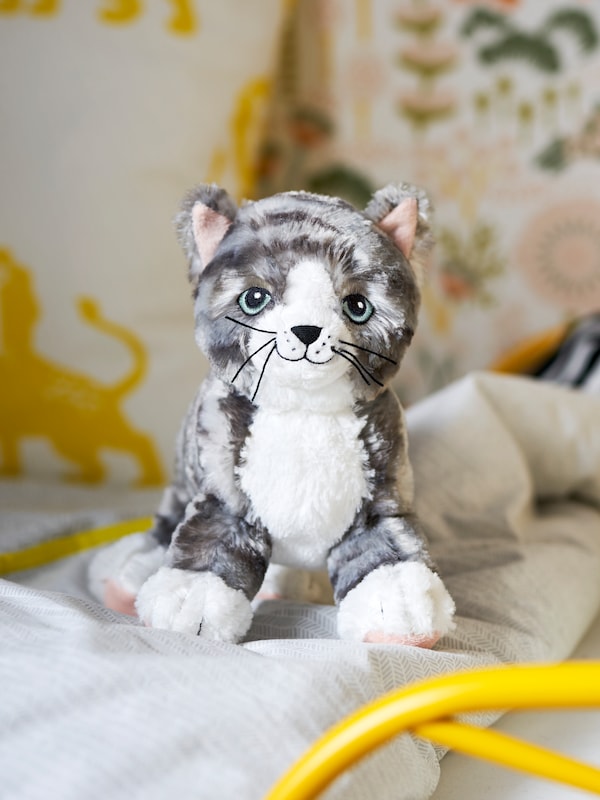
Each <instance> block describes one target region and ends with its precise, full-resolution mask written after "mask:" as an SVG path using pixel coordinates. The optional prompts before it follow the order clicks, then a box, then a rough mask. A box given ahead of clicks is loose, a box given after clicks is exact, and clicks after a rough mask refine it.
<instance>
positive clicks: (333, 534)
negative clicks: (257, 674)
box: [91, 184, 454, 646]
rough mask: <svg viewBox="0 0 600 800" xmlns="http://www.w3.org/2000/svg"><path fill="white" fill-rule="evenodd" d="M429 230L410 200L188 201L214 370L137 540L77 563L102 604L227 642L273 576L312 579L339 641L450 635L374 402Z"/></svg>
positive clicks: (403, 454)
mask: <svg viewBox="0 0 600 800" xmlns="http://www.w3.org/2000/svg"><path fill="white" fill-rule="evenodd" d="M429 214H430V203H429V201H428V198H427V197H426V195H425V194H424V193H423V192H422V191H420V190H418V189H416V188H415V187H412V186H410V185H407V184H401V185H390V186H387V187H386V188H384V189H381V190H380V191H378V192H376V194H375V195H374V196H373V198H372V200H371V202H370V203H369V204H368V206H367V208H366V209H365V211H364V212H359V211H357V210H355V209H354V208H353V207H352V206H350V205H348V204H347V203H346V202H344V201H342V200H339V199H336V198H331V197H324V196H320V195H315V194H309V193H305V192H289V193H284V194H279V195H276V196H274V197H270V198H267V199H263V200H258V201H256V202H248V203H246V204H244V205H242V206H241V207H240V208H238V207H237V206H236V204H235V203H234V202H233V201H232V199H231V198H230V197H229V195H228V194H227V193H226V192H225V191H224V190H223V189H220V188H219V187H217V186H215V185H202V186H200V187H198V188H197V189H195V190H194V191H193V192H191V193H190V194H189V196H188V197H187V199H186V200H185V202H184V204H183V207H182V210H181V212H180V213H179V215H178V217H177V227H178V233H179V239H180V242H181V244H182V246H183V249H184V250H185V252H186V254H187V257H188V259H189V278H190V281H191V284H192V287H193V297H194V304H195V332H196V341H197V343H198V344H199V346H200V348H201V349H202V350H203V351H204V353H205V354H206V355H207V357H208V359H209V361H210V365H211V371H210V373H209V375H208V377H207V378H206V380H205V381H204V383H203V385H202V386H201V388H200V390H199V392H198V395H197V397H196V399H195V400H194V402H193V403H192V405H191V407H190V409H189V412H188V414H187V416H186V418H185V420H184V423H183V426H182V429H181V433H180V436H179V439H178V444H177V453H176V465H175V478H174V481H173V484H172V485H171V486H170V487H169V488H168V489H167V490H166V492H165V494H164V497H163V501H162V504H161V506H160V508H159V510H158V513H157V515H156V521H155V525H154V528H153V529H152V531H151V533H150V534H136V535H134V536H132V537H128V539H126V540H123V541H121V542H119V543H118V544H117V545H114V546H113V547H112V548H109V549H108V550H107V551H105V552H103V553H101V555H100V556H98V557H97V558H96V561H95V563H94V564H93V565H92V569H91V577H92V583H93V584H94V586H95V587H96V591H97V592H102V593H103V595H104V599H105V602H106V603H107V605H109V606H111V607H113V608H118V609H120V610H126V609H127V608H128V607H129V608H130V610H131V608H132V606H133V604H134V603H135V609H136V611H137V613H138V615H139V617H140V618H141V619H142V620H143V621H144V622H145V623H146V624H148V625H150V626H154V627H158V628H168V629H171V630H176V631H184V632H187V633H190V634H194V635H198V636H201V637H204V638H207V639H216V640H221V641H228V642H236V641H239V640H240V639H241V638H242V637H243V636H244V635H245V634H246V632H247V631H248V629H249V627H250V623H251V621H252V605H251V601H252V599H253V598H254V597H255V595H256V594H257V593H258V592H259V590H260V588H261V585H262V584H263V581H264V580H265V574H266V572H267V567H268V566H269V564H271V563H273V564H280V565H285V566H287V567H300V568H304V569H309V570H321V569H323V568H325V567H326V568H327V571H328V573H329V577H330V580H331V585H332V588H333V595H334V599H335V602H336V604H337V606H338V630H339V634H340V636H342V637H344V638H350V639H358V640H363V641H367V642H400V643H404V644H412V645H419V646H431V645H433V644H434V643H435V642H436V641H437V639H438V638H439V637H440V636H441V635H443V634H445V633H447V632H448V631H449V630H450V629H451V628H452V627H453V622H452V618H453V613H454V604H453V602H452V600H451V598H450V596H449V594H448V593H447V591H446V589H445V587H444V585H443V583H442V581H441V579H440V578H439V576H438V575H437V574H436V572H435V569H434V567H433V564H432V562H431V559H430V557H429V554H428V551H427V546H426V543H425V540H424V538H423V535H422V533H421V530H420V528H419V523H418V520H417V518H416V516H415V513H414V511H413V498H412V492H413V489H412V473H411V469H410V465H409V462H408V458H407V440H406V431H405V427H404V422H403V415H402V409H401V407H400V405H399V403H398V401H397V399H396V397H395V395H394V394H393V392H392V391H391V389H390V388H389V382H390V380H391V378H392V377H393V376H394V375H395V374H396V372H397V370H398V367H399V364H400V361H401V359H402V356H403V355H404V352H405V350H406V348H407V347H408V345H409V343H410V341H411V338H412V336H413V332H414V329H415V325H416V322H417V311H418V306H419V297H420V295H419V288H418V273H419V272H420V270H421V268H422V265H423V261H424V257H425V255H426V253H427V251H428V250H429V248H430V246H431V244H432V236H431V233H430V226H429ZM285 575H286V571H285V570H281V569H280V570H279V571H278V573H277V574H276V575H275V577H274V578H273V579H272V580H271V582H270V583H269V584H268V586H269V589H268V591H269V593H270V594H271V595H273V594H277V595H285Z"/></svg>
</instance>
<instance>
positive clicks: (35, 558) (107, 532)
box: [0, 517, 152, 576]
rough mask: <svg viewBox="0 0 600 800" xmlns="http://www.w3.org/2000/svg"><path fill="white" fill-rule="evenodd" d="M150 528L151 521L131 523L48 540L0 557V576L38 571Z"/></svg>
mask: <svg viewBox="0 0 600 800" xmlns="http://www.w3.org/2000/svg"><path fill="white" fill-rule="evenodd" d="M151 525H152V518H151V517H144V518H142V519H128V520H124V521H123V522H116V523H113V524H112V525H106V526H104V527H102V528H94V529H93V530H89V531H79V532H78V533H71V534H68V535H67V536H61V537H60V538H58V539H48V541H45V542H40V543H39V544H35V545H32V546H31V547H25V548H23V549H22V550H13V551H11V552H8V553H0V576H1V575H9V574H10V573H11V572H21V571H22V570H26V569H36V568H37V567H41V566H43V565H44V564H49V563H50V562H52V561H58V560H59V559H61V558H67V557H68V556H73V555H75V554H76V553H80V552H81V551H83V550H89V549H90V548H92V547H99V546H100V545H102V544H109V543H110V542H114V541H116V540H117V539H120V538H121V537H123V536H127V535H128V534H130V533H137V532H138V531H147V530H148V529H149V528H150V527H151Z"/></svg>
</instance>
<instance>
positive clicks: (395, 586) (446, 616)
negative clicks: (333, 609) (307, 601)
mask: <svg viewBox="0 0 600 800" xmlns="http://www.w3.org/2000/svg"><path fill="white" fill-rule="evenodd" d="M454 610H455V608H454V602H453V600H452V598H451V597H450V595H449V594H448V592H447V591H446V588H445V586H444V584H443V583H442V581H441V579H440V578H439V577H438V576H437V575H436V574H435V573H434V572H432V571H431V570H430V569H429V568H428V567H427V566H425V564H421V563H420V562H417V561H405V562H402V563H399V564H390V565H386V566H382V567H378V568H377V569H375V570H373V572H371V573H369V574H368V575H367V576H366V577H365V578H363V579H362V581H361V582H360V583H359V584H358V585H357V586H355V587H354V589H352V590H351V591H350V592H348V594H347V595H346V597H344V599H343V600H342V601H341V602H340V604H339V611H338V632H339V635H340V636H341V637H342V638H343V639H357V640H360V641H364V642H387V643H393V644H406V645H413V646H416V647H432V646H433V645H434V644H435V643H436V642H437V640H438V639H439V638H440V637H441V636H444V635H445V634H446V633H448V632H449V631H451V630H452V629H453V628H454V622H453V616H454Z"/></svg>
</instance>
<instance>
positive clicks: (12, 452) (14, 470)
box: [0, 432, 23, 477]
mask: <svg viewBox="0 0 600 800" xmlns="http://www.w3.org/2000/svg"><path fill="white" fill-rule="evenodd" d="M2 455H3V459H2V466H0V475H8V476H10V477H17V476H18V475H20V474H21V472H22V471H23V469H22V466H21V459H20V457H19V445H18V442H17V438H16V436H11V435H9V434H8V433H7V432H4V434H3V435H2Z"/></svg>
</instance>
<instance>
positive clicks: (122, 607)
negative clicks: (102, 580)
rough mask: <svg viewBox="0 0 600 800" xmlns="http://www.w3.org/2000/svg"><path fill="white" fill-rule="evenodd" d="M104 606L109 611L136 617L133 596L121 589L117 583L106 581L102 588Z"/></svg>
mask: <svg viewBox="0 0 600 800" xmlns="http://www.w3.org/2000/svg"><path fill="white" fill-rule="evenodd" d="M104 605H105V606H106V607H107V608H110V609H111V611H118V612H119V613H120V614H127V615H128V616H130V617H137V612H136V610H135V595H133V594H131V592H128V591H126V590H125V589H123V587H122V586H119V584H118V583H115V582H114V581H111V580H108V581H106V584H105V587H104Z"/></svg>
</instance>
